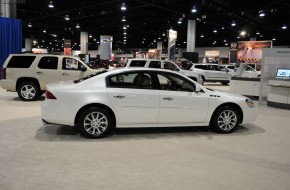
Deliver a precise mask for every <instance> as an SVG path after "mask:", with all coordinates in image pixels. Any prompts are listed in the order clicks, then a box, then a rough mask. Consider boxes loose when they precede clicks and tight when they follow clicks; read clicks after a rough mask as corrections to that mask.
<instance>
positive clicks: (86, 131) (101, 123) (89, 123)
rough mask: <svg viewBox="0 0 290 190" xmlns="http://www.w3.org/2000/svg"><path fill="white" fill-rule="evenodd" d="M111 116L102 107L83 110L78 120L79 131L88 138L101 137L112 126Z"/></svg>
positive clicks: (108, 131) (109, 130) (113, 123)
mask: <svg viewBox="0 0 290 190" xmlns="http://www.w3.org/2000/svg"><path fill="white" fill-rule="evenodd" d="M114 125H115V122H114V118H113V116H112V115H111V114H110V112H108V111H107V110H106V109H104V108H98V107H94V108H89V109H87V110H86V111H84V112H83V113H82V115H81V117H80V120H79V129H80V132H81V133H82V134H83V135H84V136H86V137H88V138H101V137H104V136H106V135H107V134H108V133H110V132H111V131H112V129H113V128H114Z"/></svg>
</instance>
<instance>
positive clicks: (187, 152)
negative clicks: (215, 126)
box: [0, 84, 290, 190]
mask: <svg viewBox="0 0 290 190" xmlns="http://www.w3.org/2000/svg"><path fill="white" fill-rule="evenodd" d="M208 86H209V87H211V88H216V89H220V90H222V91H227V90H228V86H226V87H225V86H221V85H215V84H208ZM42 101H43V98H42V100H39V101H36V102H22V101H20V100H19V99H18V98H17V94H16V93H11V92H5V91H4V90H3V89H2V88H0V189H1V190H32V189H37V190H46V189H47V190H51V189H53V190H58V189H61V190H82V189H83V190H90V189H92V190H96V189H100V190H117V189H118V190H141V189H146V190H148V189H151V190H153V189H156V190H183V189H184V190H188V189H198V190H207V189H208V190H213V189H214V190H217V189H220V190H227V189H233V190H245V189H249V190H256V189H257V190H273V189H279V190H283V189H285V190H286V189H287V190H288V189H289V187H290V180H289V179H290V148H289V147H290V110H282V109H276V108H270V107H267V106H262V105H259V106H258V112H259V113H258V118H257V120H256V121H255V122H253V123H250V124H246V125H243V126H240V128H239V129H238V130H237V131H236V132H235V133H232V134H227V135H222V134H216V133H213V132H211V131H209V129H208V128H207V127H191V128H165V129H122V130H117V131H116V134H114V135H112V136H110V137H107V138H104V139H98V140H92V139H85V138H83V137H81V136H80V135H79V133H78V132H77V131H75V130H74V129H73V128H71V127H68V126H57V125H48V126H44V125H43V124H42V122H41V117H40V105H41V103H42Z"/></svg>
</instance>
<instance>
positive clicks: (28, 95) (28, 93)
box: [20, 85, 36, 100]
mask: <svg viewBox="0 0 290 190" xmlns="http://www.w3.org/2000/svg"><path fill="white" fill-rule="evenodd" d="M20 92H21V96H22V97H23V98H25V99H27V100H31V99H33V98H34V97H35V96H36V89H35V88H34V86H32V85H24V86H22V87H21V90H20Z"/></svg>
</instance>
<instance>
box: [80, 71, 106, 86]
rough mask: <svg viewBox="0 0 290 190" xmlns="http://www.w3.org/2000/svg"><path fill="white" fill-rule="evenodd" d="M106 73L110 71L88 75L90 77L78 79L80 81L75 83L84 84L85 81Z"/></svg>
mask: <svg viewBox="0 0 290 190" xmlns="http://www.w3.org/2000/svg"><path fill="white" fill-rule="evenodd" d="M106 72H108V71H107V70H102V71H100V72H97V73H95V74H91V75H88V76H86V77H84V78H81V79H78V80H74V83H75V84H77V83H80V82H83V81H85V80H87V79H89V78H92V77H94V76H97V75H100V74H103V73H106Z"/></svg>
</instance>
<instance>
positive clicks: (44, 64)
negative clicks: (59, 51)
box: [34, 56, 59, 90]
mask: <svg viewBox="0 0 290 190" xmlns="http://www.w3.org/2000/svg"><path fill="white" fill-rule="evenodd" d="M34 76H35V78H36V79H37V80H38V81H39V85H40V88H41V89H42V90H43V89H46V84H47V83H50V82H57V81H59V58H58V57H55V56H43V57H41V58H40V59H39V62H38V64H37V66H36V67H35V69H34Z"/></svg>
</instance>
